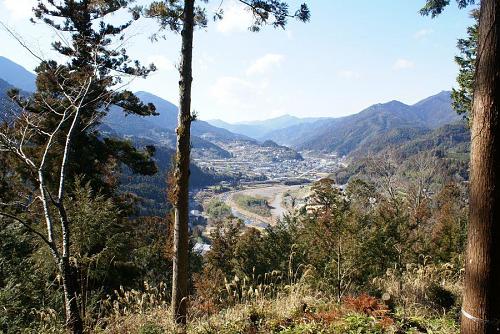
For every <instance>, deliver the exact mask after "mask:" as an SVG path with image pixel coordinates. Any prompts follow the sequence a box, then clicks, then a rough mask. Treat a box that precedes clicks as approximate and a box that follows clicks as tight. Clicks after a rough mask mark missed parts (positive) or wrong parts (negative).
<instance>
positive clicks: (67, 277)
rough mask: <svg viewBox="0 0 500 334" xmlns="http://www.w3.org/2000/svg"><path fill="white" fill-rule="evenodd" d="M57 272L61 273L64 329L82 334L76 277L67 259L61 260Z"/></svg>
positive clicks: (74, 333)
mask: <svg viewBox="0 0 500 334" xmlns="http://www.w3.org/2000/svg"><path fill="white" fill-rule="evenodd" d="M59 270H60V271H61V275H62V281H63V289H64V306H65V310H66V327H67V328H68V329H69V330H70V331H71V333H72V334H82V333H83V321H82V318H81V317H80V308H79V307H78V295H77V291H78V290H77V288H76V287H77V282H76V276H75V275H74V272H73V268H71V265H70V263H69V258H67V257H62V258H61V261H60V265H59Z"/></svg>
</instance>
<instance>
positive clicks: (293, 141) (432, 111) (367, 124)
mask: <svg viewBox="0 0 500 334" xmlns="http://www.w3.org/2000/svg"><path fill="white" fill-rule="evenodd" d="M459 119H460V116H459V115H457V114H456V113H455V112H454V111H453V110H452V108H451V97H450V92H448V91H443V92H440V93H439V94H437V95H434V96H431V97H428V98H426V99H424V100H422V101H420V102H418V103H416V104H414V105H407V104H404V103H402V102H399V101H390V102H387V103H380V104H376V105H373V106H370V107H368V108H366V109H364V110H362V111H361V112H359V113H357V114H353V115H349V116H345V117H340V118H320V119H313V118H305V119H300V118H296V117H293V116H288V115H287V116H283V117H279V118H275V119H271V120H268V121H260V122H258V123H257V124H229V125H227V123H224V122H221V121H211V122H212V124H217V125H218V126H220V127H224V128H226V129H233V130H237V129H242V128H243V129H244V130H245V131H246V133H247V134H250V131H249V129H250V128H251V129H253V133H254V135H255V137H254V138H256V139H259V140H273V141H275V142H276V143H278V144H281V145H287V146H290V147H292V148H294V149H297V150H299V151H302V150H314V151H323V152H337V153H338V154H339V155H347V154H349V153H351V152H353V151H355V150H358V149H360V148H362V147H363V146H365V145H371V144H373V142H377V141H380V140H383V139H384V138H383V136H384V135H386V134H388V133H390V132H391V131H394V130H395V129H399V131H400V132H402V131H403V130H401V129H414V130H415V129H419V130H420V131H416V132H414V134H415V135H416V134H418V133H419V132H427V131H425V130H431V129H436V128H439V127H441V126H443V125H445V124H450V123H453V122H457V121H458V120H459ZM282 120H286V122H281V121H282ZM287 123H288V125H287V126H284V125H285V124H287ZM256 127H260V129H261V131H262V132H261V133H259V132H258V131H256V130H255V128H256Z"/></svg>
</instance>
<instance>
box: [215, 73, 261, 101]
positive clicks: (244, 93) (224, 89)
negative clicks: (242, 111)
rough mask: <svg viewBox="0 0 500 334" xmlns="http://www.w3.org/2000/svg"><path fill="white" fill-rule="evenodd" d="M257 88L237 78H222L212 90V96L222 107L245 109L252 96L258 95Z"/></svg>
mask: <svg viewBox="0 0 500 334" xmlns="http://www.w3.org/2000/svg"><path fill="white" fill-rule="evenodd" d="M255 90H256V89H255V86H254V85H253V84H252V83H251V82H249V81H246V80H243V79H240V78H236V77H220V78H218V79H217V80H216V81H215V84H214V85H213V86H212V87H211V89H210V95H211V96H212V97H214V98H215V99H216V100H217V103H219V104H221V105H227V106H231V107H236V108H243V107H244V105H245V104H246V103H245V101H246V100H248V97H249V96H250V95H253V94H255V93H256V91H255Z"/></svg>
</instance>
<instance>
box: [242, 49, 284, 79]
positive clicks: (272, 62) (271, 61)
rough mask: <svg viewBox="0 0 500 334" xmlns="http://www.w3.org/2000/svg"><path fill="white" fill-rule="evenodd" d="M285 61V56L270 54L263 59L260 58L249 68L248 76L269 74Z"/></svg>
mask: <svg viewBox="0 0 500 334" xmlns="http://www.w3.org/2000/svg"><path fill="white" fill-rule="evenodd" d="M284 59H285V56H284V55H281V54H275V53H268V54H266V55H265V56H263V57H260V58H259V59H257V60H256V61H254V62H253V63H252V65H250V67H248V69H247V71H246V74H247V75H253V74H262V73H266V72H268V71H269V70H270V69H271V68H273V67H275V66H279V65H280V64H281V62H282V61H283V60H284Z"/></svg>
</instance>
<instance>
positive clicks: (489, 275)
mask: <svg viewBox="0 0 500 334" xmlns="http://www.w3.org/2000/svg"><path fill="white" fill-rule="evenodd" d="M499 107H500V0H482V1H481V11H480V19H479V45H478V56H477V63H476V76H475V87H474V102H473V107H472V111H473V113H472V117H473V123H472V145H471V173H470V174H471V177H470V193H469V197H470V198H469V206H470V213H469V230H468V237H467V259H466V264H465V289H464V300H463V305H462V326H461V332H462V333H463V334H472V333H474V334H476V333H499V332H500V243H499V242H500V241H499V240H500V193H499V189H500V188H499V170H500V167H499V166H500V165H499V157H498V154H499V152H498V145H499V142H498V139H497V136H498V135H500V123H499V118H498V117H499V115H498V113H499Z"/></svg>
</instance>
